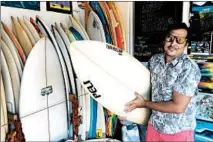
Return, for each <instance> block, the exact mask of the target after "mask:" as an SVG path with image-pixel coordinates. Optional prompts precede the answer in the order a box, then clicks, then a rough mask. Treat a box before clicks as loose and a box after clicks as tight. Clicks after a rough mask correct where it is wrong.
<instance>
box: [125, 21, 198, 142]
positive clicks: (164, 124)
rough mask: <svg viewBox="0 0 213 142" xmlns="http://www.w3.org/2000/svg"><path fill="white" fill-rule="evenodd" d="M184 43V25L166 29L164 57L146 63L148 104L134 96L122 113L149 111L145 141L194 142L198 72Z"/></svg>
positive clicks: (185, 36)
mask: <svg viewBox="0 0 213 142" xmlns="http://www.w3.org/2000/svg"><path fill="white" fill-rule="evenodd" d="M187 40H188V28H187V26H186V24H185V23H181V24H176V25H173V26H171V27H170V28H169V30H168V34H167V36H166V38H165V40H164V53H162V54H157V55H154V56H153V57H152V58H151V59H150V61H149V62H148V68H149V69H150V72H151V85H152V94H151V95H152V101H146V100H144V98H143V97H142V96H140V95H139V94H138V93H135V95H136V98H135V99H134V100H132V101H130V102H129V103H127V104H126V108H125V111H126V112H129V111H132V110H133V109H135V108H142V107H145V108H150V109H152V115H151V117H150V120H149V123H148V127H147V134H146V141H194V134H193V130H194V129H195V125H196V118H195V115H196V112H195V111H196V109H195V94H196V92H197V85H198V83H199V81H200V70H199V68H198V66H197V64H196V63H195V62H194V61H192V60H191V59H189V58H188V57H187V55H186V54H185V53H184V50H185V48H186V47H187V44H188V41H187Z"/></svg>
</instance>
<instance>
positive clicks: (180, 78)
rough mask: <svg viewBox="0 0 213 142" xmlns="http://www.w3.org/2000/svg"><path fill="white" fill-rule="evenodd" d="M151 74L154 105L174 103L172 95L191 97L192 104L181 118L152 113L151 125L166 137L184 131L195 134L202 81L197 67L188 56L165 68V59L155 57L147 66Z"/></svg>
mask: <svg viewBox="0 0 213 142" xmlns="http://www.w3.org/2000/svg"><path fill="white" fill-rule="evenodd" d="M148 68H149V69H150V72H151V84H152V101H153V102H162V101H171V100H172V99H173V98H172V93H173V91H175V92H178V93H180V94H182V95H186V96H191V97H192V98H191V100H190V102H189V104H188V105H187V107H186V110H185V112H184V113H182V114H178V113H164V112H160V111H156V110H152V115H151V117H150V123H151V124H152V125H153V127H154V128H155V129H156V130H157V131H159V132H162V133H165V134H174V133H178V132H180V131H184V130H194V129H195V126H196V118H195V115H196V108H195V103H196V100H195V95H196V93H197V85H198V83H199V81H200V77H201V75H200V70H199V67H198V65H197V64H196V63H195V62H194V61H192V60H191V59H189V58H188V56H187V55H186V54H182V55H180V56H179V57H177V58H175V59H173V60H172V62H170V63H167V64H165V55H164V54H157V55H154V56H153V57H152V58H151V59H150V61H149V62H148Z"/></svg>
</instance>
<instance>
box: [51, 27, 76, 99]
mask: <svg viewBox="0 0 213 142" xmlns="http://www.w3.org/2000/svg"><path fill="white" fill-rule="evenodd" d="M52 30H53V35H54V36H55V39H56V41H57V43H58V46H59V48H60V50H61V53H62V55H63V57H64V61H65V64H66V67H67V71H68V76H69V78H70V79H69V81H70V84H71V88H72V93H73V94H74V95H75V94H76V92H77V91H76V84H75V78H74V73H73V69H72V65H71V60H70V56H69V51H68V50H67V48H66V46H65V44H64V42H63V39H62V38H61V36H60V34H59V33H58V32H57V30H56V29H55V27H54V26H52Z"/></svg>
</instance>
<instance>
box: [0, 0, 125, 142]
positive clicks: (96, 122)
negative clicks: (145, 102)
mask: <svg viewBox="0 0 213 142" xmlns="http://www.w3.org/2000/svg"><path fill="white" fill-rule="evenodd" d="M89 4H90V5H96V3H89ZM103 4H104V5H105V4H107V5H108V7H109V9H108V11H110V9H113V8H114V13H113V10H112V11H111V12H110V13H111V14H110V15H113V14H115V13H117V12H118V11H115V9H116V8H115V5H114V3H110V2H109V3H108V2H107V3H105V2H104V3H103ZM103 4H102V3H101V6H102V7H100V8H101V9H102V8H103V7H104V5H103ZM110 5H112V6H110ZM105 6H106V5H105ZM91 7H93V6H91ZM110 7H112V8H110ZM107 13H108V12H106V11H105V13H103V14H102V16H104V15H106V14H107ZM89 14H90V16H89V18H88V19H89V21H90V22H88V25H87V26H86V28H87V31H86V30H85V28H84V27H83V26H82V24H81V22H80V21H79V20H78V19H77V18H76V17H74V16H72V15H70V17H69V18H70V25H71V26H70V27H69V26H68V24H64V23H57V22H56V23H53V24H54V25H52V26H51V27H48V26H47V24H46V22H45V21H44V20H43V19H42V18H41V17H40V16H36V18H35V20H34V18H32V17H30V18H29V19H28V18H26V17H12V16H11V21H12V30H11V29H10V28H9V27H8V26H7V25H6V24H5V23H3V22H2V23H1V24H2V27H3V28H1V43H2V44H1V49H2V51H3V52H1V69H2V73H1V75H2V82H3V83H1V84H3V86H1V92H2V93H1V104H2V105H1V110H3V111H1V112H2V113H1V116H2V117H1V118H4V119H1V132H2V133H1V138H2V140H3V139H4V137H5V135H6V132H8V125H7V123H8V122H7V111H8V112H9V113H12V114H18V115H19V117H20V119H21V122H22V128H23V132H24V135H25V138H26V140H27V141H59V140H63V139H64V140H66V139H68V138H70V139H74V134H73V124H72V123H73V122H72V119H71V116H72V103H71V102H70V101H69V99H68V98H69V95H70V94H72V95H75V96H76V97H77V98H78V101H79V114H80V116H81V124H80V126H79V131H78V135H77V137H78V139H79V140H87V139H98V138H105V137H106V133H107V132H106V131H110V133H113V131H114V130H113V129H112V128H113V127H111V128H110V129H108V128H107V127H108V126H106V121H108V120H106V119H108V118H107V117H106V118H105V115H106V112H105V114H104V109H103V106H102V105H101V104H100V103H97V102H96V100H95V99H94V98H92V97H91V96H90V95H88V94H89V92H88V91H86V90H85V89H84V88H83V87H82V84H81V83H80V80H79V79H78V78H77V76H76V73H75V71H74V68H73V64H72V56H71V53H70V51H69V47H70V44H71V43H72V42H74V41H77V40H90V39H92V40H96V39H97V40H99V41H104V42H108V43H112V44H115V45H118V46H119V47H120V48H122V49H125V42H124V41H125V39H124V36H122V34H124V33H122V28H121V27H122V25H121V24H120V25H119V24H117V23H119V22H118V21H119V17H117V23H116V22H115V21H116V17H114V20H111V21H112V22H111V23H113V24H114V29H115V30H112V29H113V28H112V26H111V27H109V25H108V24H110V25H111V23H109V21H107V20H106V19H105V25H103V24H101V22H102V21H101V20H104V19H103V18H102V19H100V18H99V23H96V24H100V25H97V26H102V28H101V31H95V30H97V28H94V27H93V25H95V22H94V20H97V16H99V15H98V14H97V13H96V11H95V10H91V11H90V13H89ZM95 14H96V18H94V17H95V16H94V15H95ZM108 14H109V13H108ZM110 15H108V17H110ZM112 19H113V18H112ZM113 21H114V22H113ZM115 25H119V26H115ZM116 27H117V30H118V31H119V30H120V31H119V32H116ZM118 27H119V28H118ZM107 29H108V31H107ZM106 31H107V32H106ZM92 32H93V34H91V33H92ZM112 33H114V36H113V37H112V36H111V34H112ZM116 33H119V34H117V35H116ZM119 36H120V39H119V38H117V39H116V37H119ZM118 39H119V40H118ZM119 41H120V42H119ZM2 94H3V95H2ZM5 109H6V110H7V111H5ZM110 115H112V113H110ZM114 116H115V115H114ZM114 120H115V119H114ZM112 121H113V119H111V120H110V124H111V125H112V123H113V122H112ZM114 123H115V122H114ZM9 130H10V129H9Z"/></svg>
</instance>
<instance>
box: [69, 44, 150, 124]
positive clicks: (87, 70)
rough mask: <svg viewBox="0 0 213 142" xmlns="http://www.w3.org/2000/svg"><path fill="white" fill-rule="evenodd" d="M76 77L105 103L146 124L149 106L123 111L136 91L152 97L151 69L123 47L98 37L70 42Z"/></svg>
mask: <svg viewBox="0 0 213 142" xmlns="http://www.w3.org/2000/svg"><path fill="white" fill-rule="evenodd" d="M69 50H70V54H71V56H72V62H73V66H74V69H75V72H76V75H77V77H78V78H79V80H80V82H81V84H82V85H83V87H84V88H85V89H86V90H87V91H88V92H89V93H90V95H91V96H92V97H93V98H94V99H95V100H96V101H97V102H99V103H100V104H102V105H103V106H104V107H106V108H107V109H109V110H110V111H112V112H114V113H115V114H117V115H119V116H122V117H126V118H127V120H129V121H132V122H135V123H138V124H146V123H147V122H148V117H149V112H150V111H149V109H146V108H137V109H135V110H133V111H131V112H129V113H126V112H124V108H125V104H126V103H127V102H129V101H131V100H133V99H134V98H135V95H134V92H138V93H139V94H141V95H142V96H143V97H144V98H145V99H146V100H149V99H150V72H149V70H148V69H147V68H146V67H145V66H143V65H142V64H141V63H140V62H139V61H137V60H136V59H135V58H133V57H132V56H131V55H129V54H128V53H126V52H124V51H122V50H121V49H119V48H117V47H115V46H113V45H110V44H106V43H103V42H98V41H75V42H73V43H71V45H70V49H69Z"/></svg>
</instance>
